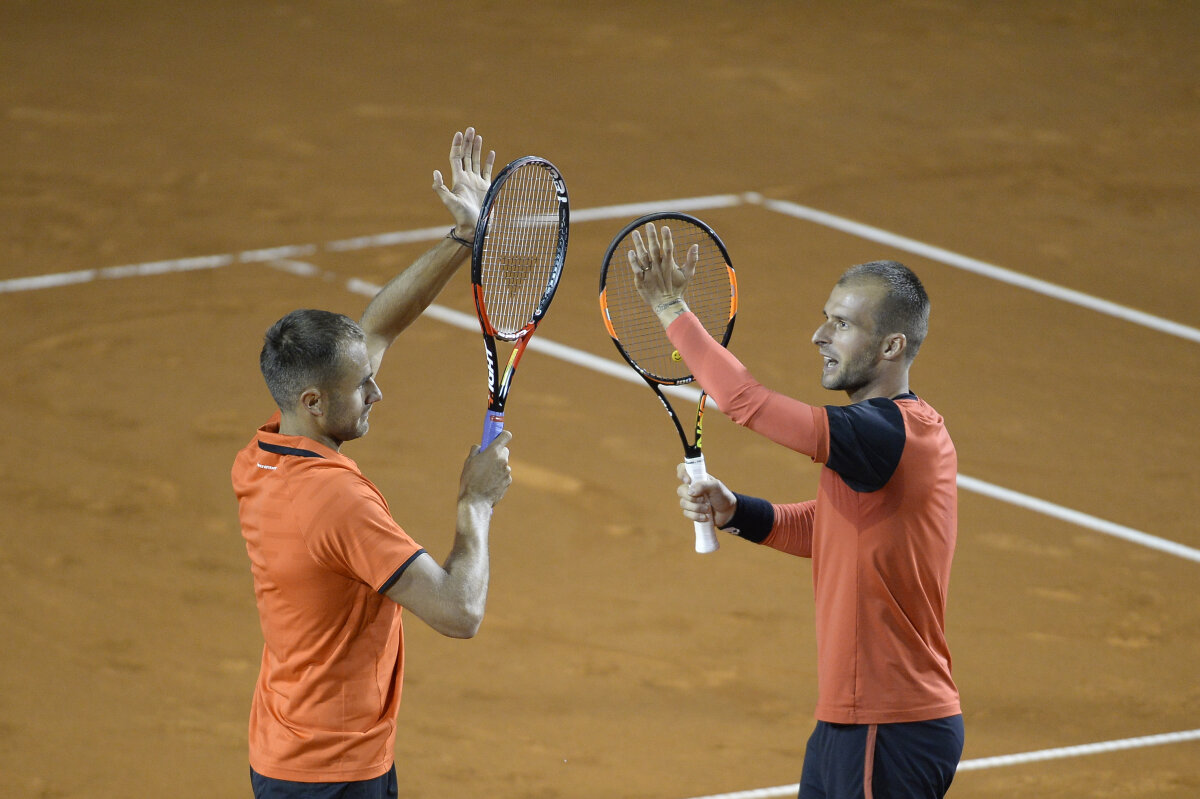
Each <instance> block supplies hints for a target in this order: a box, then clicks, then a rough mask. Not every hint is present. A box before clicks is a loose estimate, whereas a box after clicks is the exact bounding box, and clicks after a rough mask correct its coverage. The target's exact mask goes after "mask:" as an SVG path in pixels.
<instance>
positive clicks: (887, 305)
mask: <svg viewBox="0 0 1200 799" xmlns="http://www.w3.org/2000/svg"><path fill="white" fill-rule="evenodd" d="M867 281H875V282H877V283H879V284H881V285H883V286H884V287H885V288H886V289H887V294H886V295H885V297H884V300H883V302H881V303H880V304H879V310H878V311H877V313H876V314H875V329H876V332H877V333H879V335H881V336H883V335H887V334H888V333H903V334H904V337H905V338H906V339H908V350H907V352H908V360H910V361H911V360H912V359H913V358H915V357H917V351H918V350H919V349H921V342H923V341H924V340H925V336H926V334H927V333H928V332H929V295H928V294H926V293H925V287H924V286H923V285H921V280H920V278H918V277H917V276H916V274H915V273H914V272H913V271H912V270H911V269H909V268H908V267H907V266H905V265H904V264H902V263H900V262H899V261H871V262H869V263H865V264H858V265H857V266H852V267H850V268H849V269H847V270H846V272H845V273H844V274H843V275H842V276H841V278H840V279H839V280H838V282H837V284H838V285H839V286H845V285H847V284H850V283H859V282H867Z"/></svg>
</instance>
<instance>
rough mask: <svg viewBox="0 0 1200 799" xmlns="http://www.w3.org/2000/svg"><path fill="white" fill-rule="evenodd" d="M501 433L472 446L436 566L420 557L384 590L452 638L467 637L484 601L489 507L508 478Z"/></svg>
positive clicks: (480, 619) (505, 445) (508, 435)
mask: <svg viewBox="0 0 1200 799" xmlns="http://www.w3.org/2000/svg"><path fill="white" fill-rule="evenodd" d="M511 438H512V433H510V432H509V431H507V430H506V431H504V432H502V433H500V435H498V436H497V437H496V440H495V441H493V442H492V443H491V444H489V445H488V446H487V447H486V448H485V449H483V450H479V449H478V448H477V447H473V448H472V450H471V454H470V455H469V456H468V457H467V462H466V463H465V464H464V465H463V472H462V477H461V478H460V480H459V491H458V517H457V524H456V528H455V535H454V546H453V548H452V549H451V550H450V554H449V555H448V556H447V557H446V562H445V564H444V565H442V566H439V565H438V564H437V562H436V561H435V560H434V559H433V558H432V557H431V556H429V555H428V554H426V555H421V556H420V557H418V558H417V559H416V560H415V561H413V563H412V564H411V565H410V566H409V567H408V568H407V569H406V570H405V571H404V574H403V575H401V577H400V579H399V580H397V581H396V584H395V585H393V586H392V587H391V588H390V589H389V590H388V592H387V596H388V598H390V599H392V600H393V601H395V602H397V603H399V604H400V605H403V606H404V607H406V608H408V609H409V610H411V611H412V612H413V613H415V614H417V616H418V617H420V618H421V619H422V620H423V621H424V622H425V623H426V624H428V625H429V626H430V627H432V628H433V629H435V630H437V631H438V632H439V633H441V634H442V635H447V636H450V637H451V638H471V637H473V636H474V635H475V633H476V632H478V630H479V625H480V623H482V622H483V613H484V608H485V607H486V605H487V592H488V577H489V559H488V533H489V530H490V527H491V520H492V509H493V507H494V506H495V505H496V503H497V502H499V501H500V498H501V497H503V496H504V492H505V491H507V490H508V486H509V484H510V483H511V482H512V474H511V472H510V470H509V466H508V442H509V440H510V439H511Z"/></svg>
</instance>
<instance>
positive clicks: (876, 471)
mask: <svg viewBox="0 0 1200 799" xmlns="http://www.w3.org/2000/svg"><path fill="white" fill-rule="evenodd" d="M667 332H668V335H669V337H670V339H671V342H672V344H673V345H674V346H675V347H676V349H678V351H679V352H680V354H681V355H682V356H683V358H684V360H685V361H686V362H687V364H688V366H689V367H690V368H691V370H692V373H693V374H694V375H696V378H697V379H698V380H699V382H700V384H701V385H702V386H703V387H704V389H705V390H706V391H707V392H708V393H709V395H710V396H712V398H713V399H714V400H715V401H716V402H717V404H718V405H719V406H720V408H721V411H722V412H723V413H725V414H726V415H727V416H729V418H730V419H732V420H733V421H734V422H735V423H737V424H739V425H742V426H744V427H747V428H749V429H751V430H753V431H755V432H757V433H759V434H761V435H763V436H765V437H767V438H769V439H771V440H772V441H775V442H776V443H779V444H782V445H784V446H786V447H789V448H791V449H793V450H795V451H797V452H801V453H803V454H805V455H808V456H809V457H811V458H812V459H813V460H814V461H816V462H819V463H821V464H822V465H823V466H822V469H821V475H820V482H819V486H818V489H817V498H816V499H815V500H810V501H808V502H802V503H798V504H771V503H768V502H767V501H765V500H761V499H756V498H754V497H749V496H743V495H740V494H739V495H738V508H737V512H736V513H735V514H734V517H733V518H732V519H730V521H729V523H728V524H727V525H726V529H727V530H729V531H730V532H734V533H736V534H738V535H741V536H742V537H744V538H747V539H750V540H752V541H756V542H758V543H762V544H765V545H766V546H769V547H772V548H774V549H778V550H781V551H783V552H788V553H790V554H793V555H798V556H801V557H806V558H811V559H812V571H813V590H814V599H815V603H814V604H815V614H816V638H817V683H818V687H817V706H816V714H815V715H816V717H817V719H819V720H821V721H827V722H832V723H837V724H884V723H892V722H909V721H925V720H929V719H936V718H944V717H946V716H952V715H955V714H957V713H959V712H961V710H960V705H959V695H958V689H957V687H956V686H955V684H954V680H953V679H952V677H951V660H950V650H949V647H948V645H947V643H946V635H945V612H946V595H947V590H948V585H949V580H950V564H951V561H952V559H953V555H954V546H955V541H956V538H957V531H958V490H957V482H956V480H957V471H958V456H957V454H956V452H955V449H954V444H953V442H952V441H951V440H950V436H949V434H948V433H947V431H946V427H945V424H944V422H943V420H942V417H941V416H940V415H939V414H938V413H937V411H935V410H934V409H933V408H932V407H930V406H929V405H928V404H927V403H926V402H924V401H923V400H921V399H919V398H918V397H916V396H915V395H913V394H904V395H901V396H899V397H895V398H891V399H888V398H876V399H870V400H866V401H864V402H860V403H856V404H854V405H849V406H826V407H817V406H813V405H808V404H806V403H803V402H800V401H798V400H795V399H791V398H789V397H786V396H784V395H782V394H779V393H777V392H774V391H771V390H769V389H767V388H765V387H764V386H762V385H761V384H760V383H758V382H757V381H755V379H754V378H753V377H752V376H751V375H750V373H749V371H747V369H746V368H745V367H744V366H743V365H742V364H741V362H740V361H738V360H737V358H735V357H734V356H733V355H732V354H731V353H729V352H728V351H727V350H726V349H724V348H723V347H721V346H720V345H719V344H718V343H717V342H716V341H714V340H713V339H712V337H711V336H709V335H708V333H707V332H706V331H705V330H704V328H703V326H702V325H701V324H700V322H699V320H698V319H696V317H695V316H694V315H693V314H690V313H688V314H684V315H682V316H680V317H679V318H678V319H676V320H675V321H674V322H673V323H672V324H671V326H670V327H669V328H668V331H667Z"/></svg>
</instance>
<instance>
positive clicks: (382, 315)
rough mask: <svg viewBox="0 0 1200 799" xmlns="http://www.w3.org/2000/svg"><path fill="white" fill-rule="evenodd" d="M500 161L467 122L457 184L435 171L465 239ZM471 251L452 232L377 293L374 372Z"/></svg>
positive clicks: (455, 155)
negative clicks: (486, 150)
mask: <svg viewBox="0 0 1200 799" xmlns="http://www.w3.org/2000/svg"><path fill="white" fill-rule="evenodd" d="M495 161H496V153H495V152H492V151H489V152H488V154H487V157H486V158H485V157H484V155H483V137H482V136H480V135H478V134H476V133H475V129H474V128H467V130H466V132H465V133H455V134H454V139H453V141H452V142H451V144H450V178H451V183H452V187H447V186H446V185H445V183H443V182H442V173H441V172H439V171H437V170H435V171H434V173H433V190H434V191H435V192H437V195H438V197H439V198H440V199H441V201H442V203H443V204H444V205H445V206H446V208H447V209H448V210H449V211H450V213H451V214H452V215H453V216H454V231H453V233H454V236H457V237H458V238H459V239H462V240H463V241H467V242H470V241H474V239H475V225H476V224H477V223H478V221H479V208H480V205H481V204H482V203H483V197H484V195H485V194H486V193H487V189H488V186H489V185H490V184H491V182H492V166H493V164H494V163H495ZM470 253H471V250H470V248H469V247H467V246H466V245H464V244H462V243H461V242H459V241H456V240H455V239H454V238H452V237H450V236H449V235H448V236H447V237H446V238H444V239H442V240H441V241H439V242H438V243H437V244H436V245H434V246H433V247H432V248H431V249H430V250H428V251H426V252H425V253H424V254H423V255H422V256H421V257H420V258H418V259H417V260H416V261H415V262H413V264H412V265H411V266H409V267H408V268H407V269H405V270H404V271H403V272H401V273H400V274H399V275H397V276H396V277H394V278H392V279H391V280H390V281H389V282H388V284H387V285H386V286H384V287H383V288H382V289H381V290H380V291H379V293H378V294H376V295H375V297H374V299H372V300H371V302H370V304H369V305H367V309H366V311H364V312H363V317H362V322H361V325H362V329H363V332H364V333H366V335H367V356H368V357H369V359H370V362H371V370H372V372H375V373H378V371H379V365H380V363H381V362H382V361H383V353H384V352H385V351H386V350H387V348H388V347H390V346H391V344H392V342H393V341H395V340H396V337H397V336H398V335H400V333H401V331H403V330H404V329H405V328H406V327H408V326H409V325H410V324H412V323H413V321H414V320H416V318H417V317H418V316H420V315H421V312H422V311H424V310H425V309H426V308H428V307H429V304H430V303H431V302H433V301H434V299H435V298H436V297H437V295H438V293H439V292H441V290H442V289H443V288H444V287H445V285H446V283H447V282H448V281H449V280H450V278H451V277H452V276H453V275H454V273H455V272H456V271H457V270H458V267H459V266H460V265H461V264H462V263H463V262H464V261H465V260H467V257H468V256H469V255H470ZM413 565H416V564H413Z"/></svg>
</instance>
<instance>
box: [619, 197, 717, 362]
mask: <svg viewBox="0 0 1200 799" xmlns="http://www.w3.org/2000/svg"><path fill="white" fill-rule="evenodd" d="M650 223H653V224H654V225H655V226H656V227H657V228H660V229H661V228H662V227H664V226H665V227H669V228H670V229H671V237H672V239H673V240H674V242H675V260H676V262H677V263H681V262H682V260H683V258H684V257H685V256H686V253H687V250H688V248H689V247H691V245H693V244H695V245H697V247H698V248H699V258H698V260H697V262H696V272H695V275H694V276H693V277H692V280H691V282H690V283H689V284H688V287H687V289H686V290H685V291H684V292H683V299H684V302H686V303H687V304H688V307H689V308H690V309H691V310H692V312H693V313H694V314H696V317H697V318H698V319H699V320H700V323H701V324H702V325H704V329H705V330H707V331H708V333H709V335H711V336H712V337H713V338H715V339H716V340H717V341H719V342H721V346H726V345H728V344H729V337H730V336H731V335H732V334H733V323H734V321H735V320H736V319H737V306H738V294H737V275H736V273H735V272H734V269H733V261H732V260H730V258H729V251H728V250H727V249H725V243H724V242H723V241H721V238H720V236H718V235H717V233H716V231H714V230H713V229H712V228H711V227H709V226H708V225H707V224H705V223H704V222H702V221H700V220H699V219H697V218H696V217H694V216H691V215H689V214H685V213H680V212H675V211H664V212H659V213H653V214H647V215H646V216H643V217H640V218H638V219H635V220H634V221H632V222H630V223H629V224H628V225H626V226H625V227H624V229H622V230H621V232H619V233H618V234H617V235H616V236H615V237H613V240H612V243H610V244H609V245H608V250H607V251H606V252H605V253H604V263H603V265H602V266H601V269H600V312H601V314H602V316H603V317H604V326H605V328H606V329H607V330H608V334H609V336H611V337H612V340H613V344H615V345H616V347H617V351H618V352H620V353H621V357H622V358H624V359H625V361H626V362H627V363H628V364H629V365H630V366H632V367H633V368H634V369H635V370H636V371H637V372H638V373H639V374H640V375H642V377H644V378H645V379H646V380H648V381H651V382H654V383H659V384H662V385H670V386H678V385H683V384H685V383H690V382H692V380H694V379H695V378H694V377H693V376H692V374H691V372H689V371H688V366H687V364H686V363H684V361H683V359H682V358H680V357H679V353H678V352H677V351H676V350H675V347H674V345H672V344H671V340H670V339H669V338H667V334H666V331H664V330H663V327H662V323H661V322H659V321H658V316H657V315H656V314H655V313H654V310H653V309H652V308H651V307H650V306H649V304H647V303H646V302H645V301H644V300H643V299H642V298H641V297H640V296H639V295H638V293H637V289H636V288H635V287H634V282H633V276H634V273H633V269H632V267H630V265H629V257H628V253H629V251H630V250H632V249H633V232H634V231H635V230H639V229H641V228H643V227H645V226H646V225H647V224H650Z"/></svg>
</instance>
